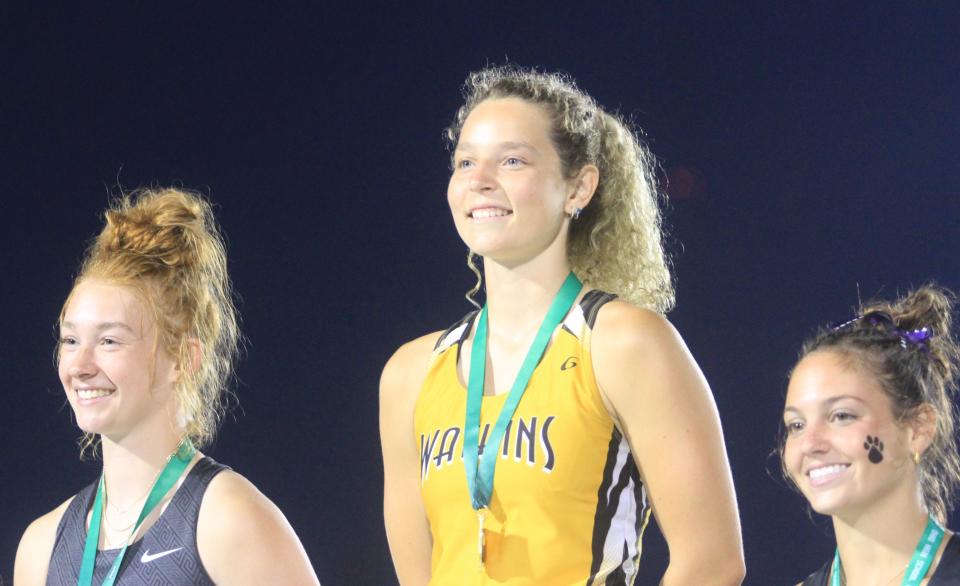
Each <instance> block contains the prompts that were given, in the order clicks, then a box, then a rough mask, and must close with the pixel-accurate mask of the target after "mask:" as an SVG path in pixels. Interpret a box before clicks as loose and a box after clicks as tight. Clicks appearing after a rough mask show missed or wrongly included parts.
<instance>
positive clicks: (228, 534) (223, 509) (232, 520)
mask: <svg viewBox="0 0 960 586" xmlns="http://www.w3.org/2000/svg"><path fill="white" fill-rule="evenodd" d="M197 549H198V551H199V552H200V560H201V561H202V562H203V567H204V568H205V569H206V571H207V573H208V574H209V575H210V577H211V578H212V579H213V581H214V582H216V583H217V584H241V585H243V584H250V585H262V584H277V585H286V584H289V585H291V586H293V585H298V586H299V585H301V584H319V581H318V580H317V575H316V574H315V573H314V571H313V568H312V567H311V566H310V560H309V559H308V558H307V554H306V552H305V551H304V550H303V545H302V544H301V543H300V540H299V539H298V538H297V535H296V533H294V531H293V528H292V527H291V526H290V523H288V522H287V519H286V518H285V517H284V516H283V513H281V512H280V509H278V508H277V507H276V506H275V505H274V504H273V503H272V502H270V499H268V498H267V497H265V496H264V495H263V494H262V493H261V492H260V491H259V490H257V489H256V487H254V486H253V485H252V484H251V483H250V482H249V481H248V480H247V479H246V478H244V477H243V476H241V475H239V474H237V473H235V472H232V471H229V470H227V471H224V472H221V473H220V474H217V475H216V476H215V477H214V478H213V480H211V481H210V486H209V487H207V490H206V493H205V494H204V495H203V502H202V503H201V505H200V518H199V520H198V521H197Z"/></svg>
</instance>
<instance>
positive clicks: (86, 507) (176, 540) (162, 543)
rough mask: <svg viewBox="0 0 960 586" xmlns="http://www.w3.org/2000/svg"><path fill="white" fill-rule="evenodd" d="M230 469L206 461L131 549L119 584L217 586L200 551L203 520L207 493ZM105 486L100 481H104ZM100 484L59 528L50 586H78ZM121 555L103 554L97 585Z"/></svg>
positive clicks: (80, 497) (75, 503) (82, 495)
mask: <svg viewBox="0 0 960 586" xmlns="http://www.w3.org/2000/svg"><path fill="white" fill-rule="evenodd" d="M224 470H229V468H228V467H226V466H224V465H222V464H218V463H217V462H215V461H214V460H213V459H212V458H209V457H204V458H201V459H200V460H199V461H197V463H196V464H195V465H194V466H193V468H192V469H191V470H190V472H189V473H188V474H187V477H186V478H185V479H184V480H183V484H181V485H180V488H178V489H177V491H176V492H175V493H174V495H173V498H171V499H170V504H169V505H167V508H166V509H165V510H164V511H163V514H161V515H160V517H159V518H158V519H157V521H156V522H155V523H154V524H153V526H152V527H150V529H148V530H147V532H146V534H145V535H144V536H143V538H142V539H140V540H139V541H137V542H135V543H133V544H131V545H130V547H128V548H127V553H126V554H124V557H123V563H122V564H121V565H120V574H119V575H118V576H117V582H116V583H117V584H118V585H119V584H130V585H133V584H166V585H170V586H180V585H184V586H186V585H194V584H196V585H207V584H209V585H211V586H213V580H211V579H210V576H208V575H207V572H206V570H204V568H203V563H202V562H201V561H200V553H199V552H198V551H197V518H198V517H199V516H200V502H201V501H202V500H203V493H204V492H205V491H206V490H207V486H208V485H209V484H210V481H211V480H213V477H214V476H216V475H217V474H219V473H220V472H222V471H224ZM98 482H99V481H98ZM96 491H97V482H95V483H93V484H91V485H90V486H88V487H86V488H84V489H83V490H81V491H80V492H79V493H78V494H77V496H76V497H74V499H73V500H72V501H71V502H70V504H69V505H68V506H67V510H66V511H65V512H64V513H63V517H62V518H61V519H60V524H59V525H58V526H57V538H56V542H55V543H54V545H53V554H52V555H51V556H50V566H49V568H48V569H47V586H76V584H77V580H78V579H79V575H80V563H81V561H82V559H83V546H84V543H85V541H86V539H87V528H86V525H87V523H86V519H87V513H88V512H89V511H90V509H91V507H92V506H93V500H94V497H96ZM118 553H120V550H119V549H108V550H104V551H98V552H97V560H96V568H95V569H94V572H93V583H94V584H100V583H102V582H103V579H104V578H105V577H106V575H107V572H109V571H110V567H111V566H112V565H113V561H114V560H115V559H116V557H117V554H118Z"/></svg>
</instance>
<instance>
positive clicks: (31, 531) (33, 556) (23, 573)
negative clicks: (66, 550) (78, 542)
mask: <svg viewBox="0 0 960 586" xmlns="http://www.w3.org/2000/svg"><path fill="white" fill-rule="evenodd" d="M72 500H73V497H70V498H68V499H67V500H66V501H65V502H64V503H63V504H62V505H60V506H59V507H57V508H56V509H54V510H52V511H50V512H49V513H47V514H46V515H44V516H42V517H40V518H39V519H36V520H34V522H33V523H30V526H29V527H27V530H26V531H24V532H23V537H21V538H20V545H19V546H18V547H17V559H16V561H15V562H14V565H13V584H14V586H34V585H36V586H43V585H44V584H46V582H47V568H48V567H49V565H50V555H51V554H52V553H53V544H54V541H56V538H57V525H59V524H60V518H61V517H63V513H64V511H66V510H67V506H68V505H69V504H70V501H72Z"/></svg>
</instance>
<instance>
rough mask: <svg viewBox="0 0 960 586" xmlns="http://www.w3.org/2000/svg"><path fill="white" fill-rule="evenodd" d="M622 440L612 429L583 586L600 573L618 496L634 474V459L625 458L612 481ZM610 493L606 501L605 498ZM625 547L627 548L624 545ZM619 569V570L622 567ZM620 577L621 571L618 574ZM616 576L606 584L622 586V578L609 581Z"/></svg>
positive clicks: (618, 432) (619, 434)
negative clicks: (589, 560)
mask: <svg viewBox="0 0 960 586" xmlns="http://www.w3.org/2000/svg"><path fill="white" fill-rule="evenodd" d="M622 440H623V435H622V434H621V433H620V430H618V429H616V428H614V430H613V433H612V434H611V435H610V443H609V445H608V447H607V461H606V463H605V464H604V466H603V481H602V482H601V483H600V488H599V489H598V490H597V512H596V513H595V514H594V520H593V538H592V542H591V553H592V558H593V559H592V561H591V562H590V577H589V578H588V579H587V583H586V586H591V585H592V584H593V583H594V581H595V580H596V579H597V573H598V572H599V571H600V566H601V565H602V564H603V548H604V545H605V544H606V541H607V536H608V535H609V533H610V529H611V526H612V524H613V519H614V517H615V516H616V514H617V507H618V505H619V503H620V495H621V493H622V492H623V491H624V489H625V488H626V487H627V485H628V484H629V482H630V479H631V476H632V475H633V473H634V472H635V471H636V466H635V465H634V462H633V458H632V457H630V456H629V455H628V458H627V461H626V462H624V466H623V468H622V469H621V470H620V471H619V473H618V474H617V475H616V478H614V472H615V471H616V467H617V457H618V456H619V453H620V443H621V442H622ZM608 493H609V497H608V496H607V495H608ZM624 546H626V544H624ZM626 551H627V550H626V549H624V556H625V557H624V558H622V559H623V560H626V559H627V558H626V556H627V555H628V554H627V553H626ZM621 568H622V566H621ZM620 574H621V575H622V570H620ZM615 575H616V572H615V573H613V574H611V576H608V579H607V580H606V583H607V584H625V583H626V582H625V581H624V580H625V578H621V581H619V582H617V581H616V580H615V579H614V581H613V582H611V581H610V579H612V578H613V577H614V576H615Z"/></svg>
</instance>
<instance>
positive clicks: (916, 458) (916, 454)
mask: <svg viewBox="0 0 960 586" xmlns="http://www.w3.org/2000/svg"><path fill="white" fill-rule="evenodd" d="M913 463H914V464H916V465H917V466H919V465H920V452H914V453H913Z"/></svg>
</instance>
